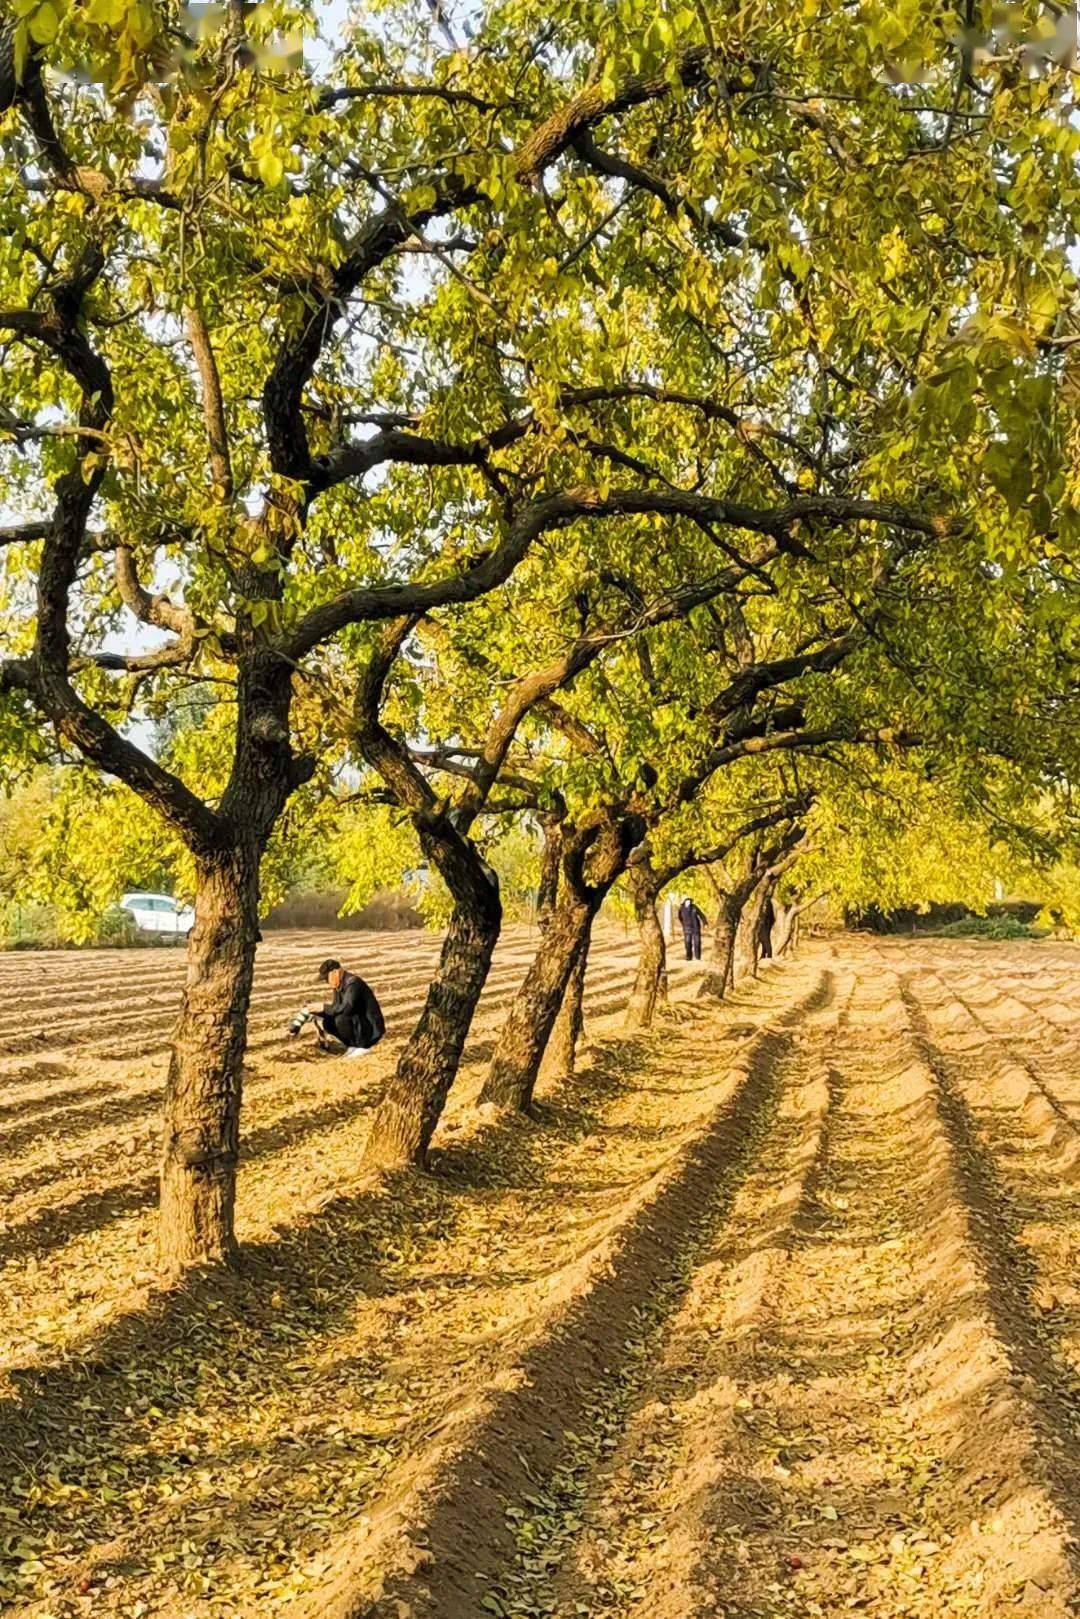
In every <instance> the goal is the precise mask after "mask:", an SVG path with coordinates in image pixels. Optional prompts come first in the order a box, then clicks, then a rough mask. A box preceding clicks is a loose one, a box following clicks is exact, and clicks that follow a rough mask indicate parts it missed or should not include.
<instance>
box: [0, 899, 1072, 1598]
mask: <svg viewBox="0 0 1080 1619" xmlns="http://www.w3.org/2000/svg"><path fill="white" fill-rule="evenodd" d="M534 942H535V941H534V940H530V939H529V938H528V936H527V934H526V932H525V931H524V930H510V931H509V932H508V934H507V936H506V937H505V939H504V941H503V943H502V945H501V946H500V950H499V953H498V956H497V958H496V963H495V968H494V970H493V974H492V980H491V984H490V986H489V990H488V993H487V996H486V997H485V1001H484V1004H483V1006H482V1009H481V1013H480V1016H479V1018H478V1022H477V1027H476V1029H475V1031H474V1036H473V1040H472V1042H471V1046H470V1049H469V1051H468V1053H467V1062H466V1066H465V1071H464V1072H463V1074H462V1079H461V1083H460V1085H459V1086H458V1087H457V1088H456V1090H455V1093H454V1095H453V1097H452V1103H451V1107H450V1109H449V1110H448V1114H447V1117H446V1119H445V1121H444V1123H443V1125H442V1127H441V1128H440V1131H439V1133H438V1135H437V1137H436V1150H435V1153H434V1161H433V1169H432V1172H431V1173H430V1174H427V1175H420V1174H417V1173H413V1172H410V1173H407V1174H402V1175H400V1176H396V1177H392V1178H389V1179H381V1180H376V1179H374V1178H372V1177H371V1176H369V1175H367V1174H366V1173H365V1172H363V1171H362V1169H361V1167H360V1159H361V1153H362V1149H363V1142H364V1137H365V1134H366V1130H367V1127H368V1121H369V1118H370V1113H371V1108H372V1105H373V1104H374V1102H375V1101H376V1100H377V1098H378V1094H379V1090H380V1086H381V1083H382V1081H383V1079H384V1078H385V1075H386V1073H387V1072H388V1070H389V1068H390V1066H391V1064H392V1061H393V1057H394V1049H395V1045H396V1043H397V1040H399V1039H400V1038H401V1037H403V1036H404V1035H405V1034H407V1032H408V1029H409V1027H410V1022H411V1019H412V1017H413V1015H414V1014H415V1011H416V1009H417V1008H418V1006H419V1003H420V1000H421V998H422V995H423V992H424V989H425V987H426V983H427V978H428V976H429V974H430V971H431V969H432V966H433V965H434V960H435V957H436V954H437V950H438V941H437V940H434V939H431V938H428V937H425V936H423V935H415V934H413V935H402V934H392V935H384V936H372V935H365V936H363V937H362V938H358V939H354V938H348V939H343V938H342V937H341V935H325V934H324V935H320V934H310V933H308V934H290V935H277V936H273V937H268V940H267V942H266V944H265V945H264V946H263V947H262V948H261V950H260V960H259V968H258V973H257V979H256V989H255V1001H254V1008H253V1039H252V1049H251V1055H250V1074H249V1077H248V1083H247V1095H246V1098H245V1161H244V1167H243V1172H242V1180H241V1199H240V1211H239V1214H240V1235H241V1238H242V1240H243V1242H244V1245H245V1263H244V1268H243V1270H242V1272H241V1273H240V1274H239V1275H237V1276H234V1277H222V1276H219V1275H211V1276H203V1277H199V1278H196V1279H194V1280H192V1282H191V1283H190V1284H189V1285H187V1286H186V1287H185V1288H184V1289H182V1290H180V1291H174V1292H169V1293H166V1292H162V1291H161V1290H159V1289H158V1288H157V1287H156V1285H155V1282H154V1278H153V1273H152V1269H151V1263H152V1255H153V1200H154V1182H155V1164H156V1155H157V1140H156V1135H157V1119H156V1113H157V1108H158V1104H159V1100H160V1088H161V1082H162V1075H163V1068H164V1051H165V1043H166V1041H167V1038H168V1032H169V1028H170V1024H171V1021H172V1019H173V1017H174V1015H175V1009H176V1002H177V997H178V992H179V986H180V982H181V979H182V973H183V964H182V958H181V957H180V956H179V955H178V954H177V955H174V954H173V953H172V952H165V951H153V952H149V951H148V952H146V953H145V954H133V953H132V952H116V953H115V954H108V953H105V954H95V955H94V956H93V957H82V956H63V955H51V956H49V957H35V958H33V959H30V958H27V957H12V958H2V959H0V1191H2V1194H3V1196H2V1203H0V1271H2V1275H0V1479H2V1481H3V1485H4V1488H3V1491H2V1493H0V1604H6V1607H5V1611H10V1612H12V1613H17V1614H19V1615H27V1616H29V1619H47V1616H55V1619H61V1616H63V1619H72V1616H75V1615H82V1614H87V1615H88V1614H91V1613H93V1614H95V1615H99V1614H104V1615H106V1616H109V1619H112V1616H113V1615H116V1616H119V1615H131V1616H133V1619H141V1616H143V1615H147V1616H159V1615H162V1616H163V1615H168V1616H175V1619H189V1616H190V1619H204V1616H205V1619H219V1616H220V1619H224V1616H226V1615H228V1616H241V1615H242V1616H245V1619H247V1616H253V1615H255V1614H256V1613H266V1614H270V1615H275V1614H279V1613H286V1612H287V1613H290V1614H294V1615H296V1616H297V1619H316V1616H319V1619H405V1616H408V1619H483V1616H484V1615H486V1614H496V1615H504V1616H506V1615H547V1614H550V1615H555V1616H556V1619H575V1616H578V1615H588V1616H592V1615H596V1616H606V1615H611V1616H612V1619H624V1616H629V1615H632V1614H633V1615H639V1616H640V1615H648V1616H649V1619H653V1616H655V1619H751V1616H760V1619H780V1616H787V1615H791V1616H796V1619H803V1616H807V1619H809V1616H817V1615H822V1616H829V1619H832V1616H839V1615H846V1614H849V1613H852V1612H856V1613H866V1614H869V1615H873V1616H875V1619H899V1616H901V1615H913V1616H919V1619H931V1616H933V1619H954V1616H955V1619H960V1616H968V1615H976V1616H983V1619H999V1616H1001V1619H1003V1616H1005V1615H1010V1616H1011V1615H1016V1614H1021V1615H1030V1616H1031V1619H1036V1616H1037V1619H1065V1616H1066V1615H1080V1598H1078V1596H1077V1584H1076V1580H1077V1574H1078V1572H1080V1543H1078V1541H1077V1520H1078V1518H1080V1444H1078V1432H1080V1266H1078V1260H1080V1183H1078V1175H1080V1170H1078V1160H1080V1140H1078V1132H1080V990H1078V988H1077V982H1076V979H1077V963H1078V961H1080V955H1078V953H1077V951H1076V950H1075V949H1074V948H1072V947H1070V946H1066V945H1059V944H1050V943H1039V944H1032V943H1029V942H1026V941H1025V942H1018V943H1016V944H1001V945H994V946H986V945H983V944H979V943H974V942H964V941H948V942H946V941H934V940H926V939H920V940H911V941H908V940H885V941H876V942H875V941H872V940H869V939H865V938H856V937H853V936H845V937H843V938H836V939H833V940H830V941H824V942H817V943H810V944H808V945H807V947H805V948H804V950H803V951H802V953H801V955H800V957H799V958H798V960H797V961H795V962H793V963H789V964H784V965H782V966H780V967H776V968H773V969H771V970H770V971H768V972H767V973H765V974H763V976H762V978H761V979H760V980H758V981H751V982H749V983H748V984H745V985H743V986H741V987H740V989H739V991H738V992H737V994H736V995H735V997H733V999H732V1000H731V1001H730V1002H729V1003H728V1004H726V1005H725V1006H722V1007H717V1006H715V1005H710V1004H707V1003H705V1002H702V1001H699V1000H696V999H695V998H694V994H693V992H694V990H695V989H696V985H697V981H698V975H699V969H697V968H694V967H691V966H689V965H687V964H683V963H681V962H679V963H676V964H675V965H674V970H673V979H674V985H675V1001H674V1004H673V1006H672V1008H671V1010H670V1012H669V1013H668V1015H667V1016H666V1017H665V1019H664V1020H663V1022H662V1023H661V1024H660V1025H659V1026H658V1027H657V1029H655V1030H654V1031H652V1032H651V1033H649V1034H648V1035H644V1036H642V1035H635V1036H632V1037H631V1036H626V1035H623V1034H621V1033H620V1032H619V1027H618V1024H619V1013H620V1011H621V1007H622V1005H623V1003H624V1002H625V999H626V995H627V992H628V989H629V983H630V978H631V975H632V968H633V956H634V952H633V946H632V941H631V940H629V939H627V938H626V937H625V936H624V935H623V934H622V933H621V931H619V930H615V929H612V930H609V931H607V932H605V933H604V934H603V935H602V936H601V938H600V939H599V941H598V945H597V949H596V951H595V959H594V961H593V963H592V966H591V972H590V980H589V985H588V993H587V1014H588V1032H589V1046H588V1050H587V1052H586V1054H585V1058H584V1060H583V1062H582V1064H581V1066H580V1070H579V1073H578V1075H577V1077H576V1078H575V1080H574V1081H572V1082H570V1083H566V1084H561V1085H558V1086H552V1085H548V1087H547V1088H546V1089H545V1090H543V1091H542V1094H541V1099H540V1109H539V1118H538V1119H537V1120H536V1121H534V1122H524V1123H521V1124H518V1123H499V1122H496V1121H493V1120H492V1119H490V1118H489V1117H486V1116H485V1115H484V1113H483V1111H482V1110H478V1109H477V1108H476V1106H475V1097H476V1092H477V1087H478V1084H479V1081H480V1078H481V1077H482V1073H483V1069H484V1065H485V1062H486V1059H487V1057H488V1056H489V1054H490V1048H491V1043H492V1039H493V1037H494V1034H495V1032H496V1031H497V1029H498V1026H499V1022H500V1020H501V1017H502V1016H503V1014H504V1013H505V1009H506V1006H507V1003H508V1000H509V997H510V996H511V995H512V993H513V991H514V989H515V988H516V985H517V982H518V981H519V979H520V977H521V974H522V973H523V971H524V968H525V965H526V963H527V961H528V959H529V956H530V953H531V949H532V947H533V945H534ZM343 950H347V951H348V953H349V955H350V958H351V959H350V965H355V966H356V968H357V969H358V970H359V971H361V972H363V973H364V975H365V976H366V977H369V978H370V979H371V981H372V982H373V983H374V984H375V986H376V988H377V989H378V991H379V993H380V997H381V999H382V1000H383V1002H384V1006H385V1008H386V1011H387V1015H388V1022H389V1024H390V1030H391V1035H390V1037H388V1039H387V1041H386V1042H385V1044H384V1046H383V1047H381V1048H380V1049H379V1051H378V1053H376V1054H373V1056H372V1057H370V1058H366V1059H363V1060H362V1061H360V1062H345V1061H342V1060H341V1059H336V1058H326V1057H321V1056H320V1055H319V1054H317V1053H316V1051H315V1050H314V1049H313V1047H312V1046H311V1045H310V1044H309V1043H308V1042H306V1041H304V1040H303V1039H302V1040H301V1041H300V1042H290V1041H289V1040H287V1039H286V1038H285V1036H284V1025H285V1022H286V1020H287V1018H288V1016H289V1014H290V1013H291V1011H292V1010H293V1009H294V1007H295V1005H297V1004H299V1002H301V1001H303V1000H305V999H309V998H311V997H312V986H311V983H310V978H309V974H310V972H311V970H312V968H313V966H314V965H315V964H317V962H318V960H319V959H320V958H321V957H322V955H324V954H328V953H330V952H331V951H333V952H334V953H341V952H342V951H343ZM58 999H62V1000H63V1002H64V1006H65V1010H64V1012H63V1014H62V1015H58V1014H57V1012H56V1005H57V1001H58Z"/></svg>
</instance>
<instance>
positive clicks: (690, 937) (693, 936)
mask: <svg viewBox="0 0 1080 1619" xmlns="http://www.w3.org/2000/svg"><path fill="white" fill-rule="evenodd" d="M679 921H680V922H681V923H682V936H683V944H684V945H685V946H686V959H687V961H700V960H701V927H702V923H703V922H704V921H705V912H704V911H703V910H702V909H701V908H700V906H698V905H695V904H694V902H693V900H692V899H684V900H683V902H682V904H681V905H680V906H679Z"/></svg>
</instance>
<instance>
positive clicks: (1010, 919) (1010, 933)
mask: <svg viewBox="0 0 1080 1619" xmlns="http://www.w3.org/2000/svg"><path fill="white" fill-rule="evenodd" d="M936 931H937V934H938V937H939V938H942V939H1035V938H1037V937H1038V934H1037V933H1036V932H1035V930H1033V929H1032V928H1030V927H1029V926H1028V925H1027V923H1026V922H1021V921H1020V920H1019V919H1018V918H1017V917H1015V916H963V917H961V918H960V920H959V921H958V922H947V923H946V924H945V926H944V927H942V928H938V929H937V930H936Z"/></svg>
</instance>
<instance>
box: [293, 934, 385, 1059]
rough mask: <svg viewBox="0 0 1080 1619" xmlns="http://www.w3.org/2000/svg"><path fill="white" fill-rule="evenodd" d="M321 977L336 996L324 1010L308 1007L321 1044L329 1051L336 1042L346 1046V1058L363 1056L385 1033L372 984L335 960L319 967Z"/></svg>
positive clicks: (325, 962) (380, 1009)
mask: <svg viewBox="0 0 1080 1619" xmlns="http://www.w3.org/2000/svg"><path fill="white" fill-rule="evenodd" d="M319 978H320V979H321V981H322V982H323V983H324V984H326V985H327V986H328V987H329V989H330V990H331V992H332V995H333V999H332V1000H329V1001H327V1003H326V1005H325V1006H323V1007H318V1006H311V1007H308V1011H309V1012H310V1013H311V1018H312V1022H313V1023H314V1024H315V1027H316V1029H317V1030H318V1035H319V1044H320V1045H321V1046H322V1047H323V1048H324V1049H325V1050H327V1051H330V1050H333V1049H335V1042H336V1043H337V1044H339V1045H342V1046H344V1047H345V1055H346V1057H362V1056H363V1055H364V1053H365V1052H366V1051H370V1050H371V1048H372V1046H377V1045H378V1043H379V1041H380V1040H381V1039H382V1037H383V1035H384V1034H385V1033H386V1022H385V1020H384V1018H383V1015H382V1008H381V1007H380V1005H379V1003H378V1001H377V1000H376V999H375V995H374V993H373V991H372V989H371V987H370V985H368V984H365V983H364V980H363V979H362V978H358V977H357V975H356V974H355V973H351V972H348V971H346V969H345V968H344V967H343V966H342V965H341V962H340V961H334V960H333V959H332V958H331V960H329V961H324V962H323V964H322V966H321V967H320V968H319Z"/></svg>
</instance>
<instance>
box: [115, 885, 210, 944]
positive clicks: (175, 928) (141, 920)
mask: <svg viewBox="0 0 1080 1619" xmlns="http://www.w3.org/2000/svg"><path fill="white" fill-rule="evenodd" d="M120 909H121V910H122V911H127V913H128V915H129V916H130V917H131V919H132V921H133V922H134V923H135V926H136V927H137V928H139V929H140V930H141V931H142V932H143V933H172V934H176V935H178V936H181V937H186V936H187V934H188V933H190V932H191V929H192V927H193V926H194V925H195V912H194V911H193V910H192V909H191V907H190V906H188V905H181V904H180V902H179V900H175V899H171V898H170V897H169V895H168V894H125V895H124V897H123V898H122V899H121V901H120Z"/></svg>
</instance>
